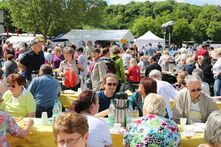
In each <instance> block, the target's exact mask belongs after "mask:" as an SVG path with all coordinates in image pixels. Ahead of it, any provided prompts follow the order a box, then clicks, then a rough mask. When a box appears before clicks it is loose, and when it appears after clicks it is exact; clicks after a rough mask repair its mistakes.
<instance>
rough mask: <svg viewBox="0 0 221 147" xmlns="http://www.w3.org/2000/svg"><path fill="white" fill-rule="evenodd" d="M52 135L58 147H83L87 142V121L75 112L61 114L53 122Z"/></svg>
mask: <svg viewBox="0 0 221 147" xmlns="http://www.w3.org/2000/svg"><path fill="white" fill-rule="evenodd" d="M53 134H54V136H55V140H56V142H57V144H58V147H66V146H70V147H85V146H86V144H87V140H88V123H87V119H86V118H85V117H84V116H82V115H80V114H77V113H75V112H63V113H61V114H60V115H59V116H58V117H57V118H56V120H55V122H54V125H53Z"/></svg>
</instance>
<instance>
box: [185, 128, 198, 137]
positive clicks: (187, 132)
mask: <svg viewBox="0 0 221 147" xmlns="http://www.w3.org/2000/svg"><path fill="white" fill-rule="evenodd" d="M183 133H184V135H185V136H187V137H191V136H193V135H194V134H195V131H194V128H193V126H191V125H186V126H185V127H184V132H183Z"/></svg>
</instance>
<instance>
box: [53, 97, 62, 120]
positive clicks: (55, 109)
mask: <svg viewBox="0 0 221 147" xmlns="http://www.w3.org/2000/svg"><path fill="white" fill-rule="evenodd" d="M52 112H53V115H52V117H53V119H55V118H56V117H57V116H58V115H59V114H60V113H61V112H62V105H61V103H60V101H58V100H55V103H54V107H53V110H52Z"/></svg>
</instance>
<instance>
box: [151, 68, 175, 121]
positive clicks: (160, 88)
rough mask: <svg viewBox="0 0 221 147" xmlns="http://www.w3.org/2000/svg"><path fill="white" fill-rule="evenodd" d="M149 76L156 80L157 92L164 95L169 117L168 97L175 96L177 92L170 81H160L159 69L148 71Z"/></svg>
mask: <svg viewBox="0 0 221 147" xmlns="http://www.w3.org/2000/svg"><path fill="white" fill-rule="evenodd" d="M149 77H150V78H152V79H154V80H156V81H157V93H158V94H159V95H161V96H163V97H164V99H165V101H166V110H167V112H168V114H169V118H172V112H171V111H170V98H172V99H174V98H175V96H176V93H177V91H176V89H175V88H174V87H173V86H172V85H171V84H170V83H168V82H166V81H162V75H161V72H160V71H159V70H156V69H154V70H152V71H151V72H150V73H149Z"/></svg>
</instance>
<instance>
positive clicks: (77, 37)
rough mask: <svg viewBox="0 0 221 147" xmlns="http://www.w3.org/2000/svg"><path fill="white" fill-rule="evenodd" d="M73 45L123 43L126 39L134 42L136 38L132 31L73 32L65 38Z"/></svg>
mask: <svg viewBox="0 0 221 147" xmlns="http://www.w3.org/2000/svg"><path fill="white" fill-rule="evenodd" d="M61 38H64V39H68V40H69V41H70V42H71V43H74V44H75V45H78V43H79V42H81V41H88V40H91V41H96V40H100V41H121V40H122V39H126V40H127V41H128V42H130V41H134V36H133V34H132V33H131V31H130V30H74V29H73V30H71V31H70V32H68V33H67V34H65V35H64V36H63V37H61Z"/></svg>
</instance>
